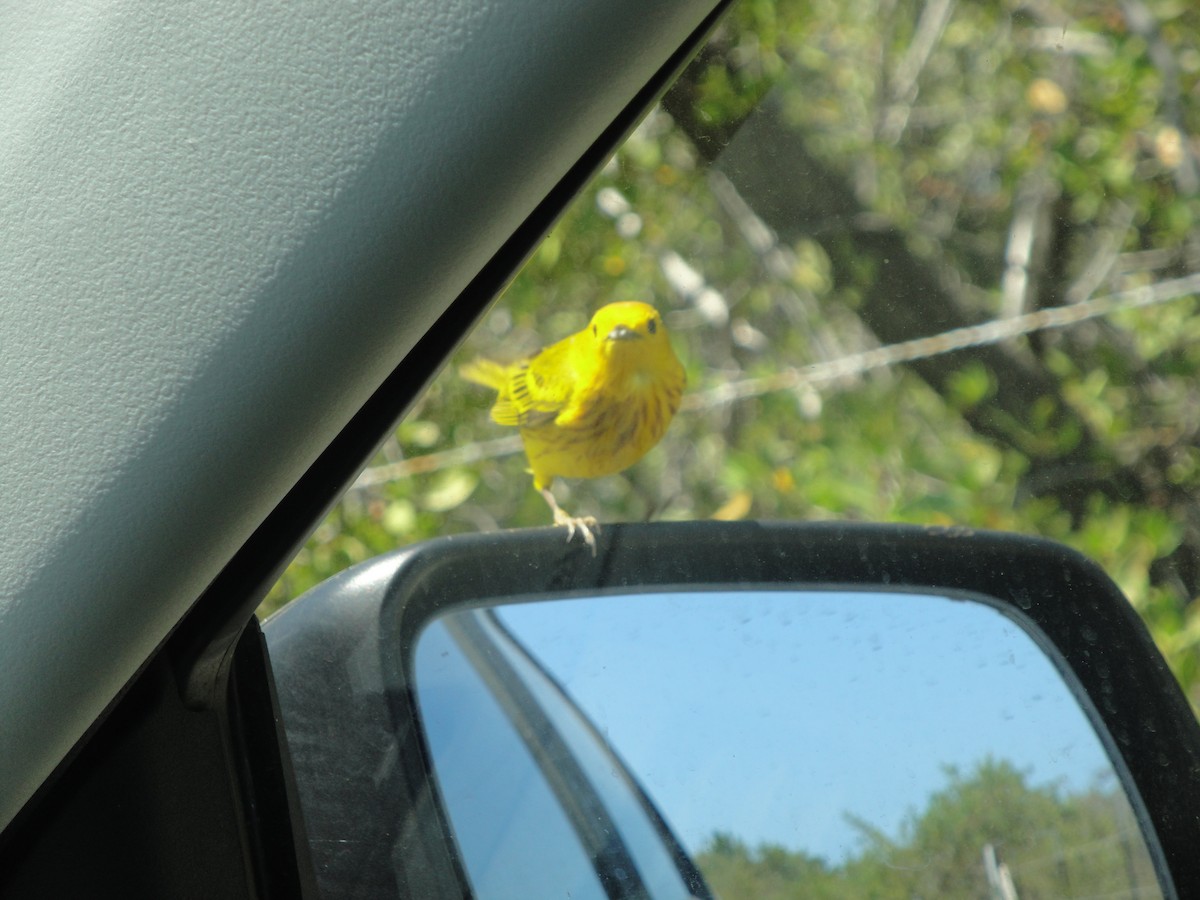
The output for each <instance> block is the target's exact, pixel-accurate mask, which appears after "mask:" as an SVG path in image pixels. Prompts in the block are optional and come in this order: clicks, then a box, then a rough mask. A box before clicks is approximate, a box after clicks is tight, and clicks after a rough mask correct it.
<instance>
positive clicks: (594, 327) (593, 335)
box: [592, 325, 596, 337]
mask: <svg viewBox="0 0 1200 900" xmlns="http://www.w3.org/2000/svg"><path fill="white" fill-rule="evenodd" d="M595 336H596V326H595V325H593V326H592V337H595Z"/></svg>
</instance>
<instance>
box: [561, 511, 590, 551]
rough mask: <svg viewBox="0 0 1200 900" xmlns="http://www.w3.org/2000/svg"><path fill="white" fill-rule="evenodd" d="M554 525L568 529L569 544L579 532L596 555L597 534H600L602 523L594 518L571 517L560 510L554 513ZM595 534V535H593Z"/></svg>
mask: <svg viewBox="0 0 1200 900" xmlns="http://www.w3.org/2000/svg"><path fill="white" fill-rule="evenodd" d="M554 524H555V525H562V526H564V527H565V528H566V529H567V543H568V544H569V543H571V541H573V540H574V539H575V532H576V531H578V532H579V534H580V535H581V536H582V537H583V542H584V543H585V544H587V545H588V546H589V547H591V548H592V556H595V555H596V534H599V533H600V523H599V522H597V521H596V519H595V517H594V516H569V515H567V514H566V513H565V512H563V511H562V510H560V509H556V510H555V511H554ZM593 532H594V533H593Z"/></svg>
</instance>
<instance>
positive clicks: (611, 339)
mask: <svg viewBox="0 0 1200 900" xmlns="http://www.w3.org/2000/svg"><path fill="white" fill-rule="evenodd" d="M588 331H589V332H590V333H591V335H592V340H594V341H595V342H596V343H597V344H598V345H599V347H600V348H601V352H603V353H604V355H605V356H607V357H609V358H610V359H641V358H647V359H652V358H655V357H658V356H659V355H660V354H662V353H664V352H665V353H671V344H670V341H669V340H668V338H667V329H666V327H664V325H663V321H662V316H660V315H659V314H658V310H656V309H655V308H654V307H653V306H651V305H650V304H648V303H639V302H637V301H634V300H631V301H627V302H623V303H609V304H608V305H607V306H602V307H600V309H598V310H596V314H595V315H594V316H592V321H591V322H590V323H589V324H588Z"/></svg>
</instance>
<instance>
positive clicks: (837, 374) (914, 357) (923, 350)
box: [351, 273, 1200, 490]
mask: <svg viewBox="0 0 1200 900" xmlns="http://www.w3.org/2000/svg"><path fill="white" fill-rule="evenodd" d="M1197 293H1200V273H1193V274H1191V275H1185V276H1183V277H1181V278H1173V279H1169V280H1166V281H1159V282H1156V283H1154V284H1149V285H1145V286H1142V287H1137V288H1132V289H1130V290H1125V291H1117V292H1115V293H1112V294H1108V295H1105V296H1103V297H1096V298H1093V299H1091V300H1085V301H1082V302H1079V303H1074V304H1071V305H1069V306H1054V307H1050V308H1048V309H1041V310H1038V311H1037V312H1031V313H1023V314H1021V315H1016V316H1007V317H1005V318H1003V319H994V320H992V321H990V322H984V323H981V324H979V325H969V326H967V327H965V328H954V329H951V330H950V331H944V332H942V333H941V334H936V335H932V336H930V337H923V338H915V339H913V340H910V341H901V342H899V343H896V344H888V345H886V346H883V347H876V348H873V349H870V350H863V351H860V352H857V353H850V354H847V355H845V356H841V357H838V358H836V359H831V360H825V361H823V362H817V363H813V364H811V365H808V366H799V367H790V368H787V369H783V370H781V371H779V372H775V373H773V374H771V375H765V376H761V377H757V378H742V379H738V380H736V381H730V382H728V383H726V384H721V385H717V386H716V387H712V388H708V389H706V390H701V391H696V392H694V393H691V394H688V395H687V396H686V397H684V400H683V405H682V410H683V411H690V412H695V411H699V410H705V409H712V408H715V407H718V406H723V405H726V404H729V403H735V402H737V401H739V400H747V399H750V398H752V397H759V396H762V395H764V394H770V393H775V392H778V391H794V390H797V389H800V388H803V387H816V386H818V385H823V384H828V383H830V382H836V381H839V380H841V379H847V378H853V377H856V376H860V375H865V374H866V373H868V372H873V371H876V370H879V369H887V368H890V367H892V366H896V365H899V364H902V363H912V362H917V361H919V360H923V359H929V358H931V357H934V356H941V355H943V354H946V353H953V352H955V351H958V350H967V349H970V348H972V347H982V346H985V345H988V344H996V343H999V342H1001V341H1005V340H1010V339H1012V338H1016V337H1022V336H1025V335H1029V334H1034V333H1035V332H1039V331H1047V330H1049V329H1052V328H1066V327H1069V326H1071V325H1077V324H1079V323H1081V322H1087V321H1090V320H1092V319H1098V318H1101V317H1104V316H1109V315H1112V314H1113V313H1117V312H1121V311H1122V310H1132V309H1143V308H1145V307H1149V306H1157V305H1159V304H1162V303H1167V302H1170V301H1172V300H1179V299H1182V298H1184V297H1191V296H1194V295H1196V294H1197ZM520 450H521V439H520V437H519V436H518V435H509V436H506V437H502V438H496V439H494V440H490V441H481V442H478V443H472V444H466V445H464V446H462V447H455V448H452V449H450V450H441V451H438V452H436V453H427V454H423V455H421V456H414V457H410V458H409V459H403V460H399V461H397V462H393V463H388V464H386V465H382V466H374V467H372V468H369V469H366V470H364V471H363V472H362V474H361V475H359V477H358V480H357V481H355V483H354V485H353V487H352V488H351V490H363V489H366V488H370V487H374V486H376V485H380V484H383V483H385V482H388V481H393V480H395V479H398V478H407V477H408V476H410V475H416V474H421V473H428V472H435V471H438V470H440V469H445V468H449V467H451V466H463V465H470V464H472V463H476V462H480V461H482V460H485V459H496V458H499V457H502V456H510V455H512V454H514V453H519V452H520Z"/></svg>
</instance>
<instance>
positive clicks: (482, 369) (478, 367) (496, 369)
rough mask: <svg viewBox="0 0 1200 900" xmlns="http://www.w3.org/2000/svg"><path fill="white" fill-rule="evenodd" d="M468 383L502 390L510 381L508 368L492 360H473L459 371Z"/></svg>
mask: <svg viewBox="0 0 1200 900" xmlns="http://www.w3.org/2000/svg"><path fill="white" fill-rule="evenodd" d="M458 374H459V375H461V376H462V377H463V378H465V379H466V380H467V381H473V382H474V383H475V384H482V385H483V386H484V387H490V388H492V389H493V390H496V391H498V390H500V389H501V388H503V387H504V384H505V382H506V381H507V380H508V367H507V366H505V365H503V364H501V363H498V362H494V361H493V360H490V359H483V358H480V359H473V360H471V361H470V362H469V363H467V364H466V365H464V366H462V367H460V368H459V370H458Z"/></svg>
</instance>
